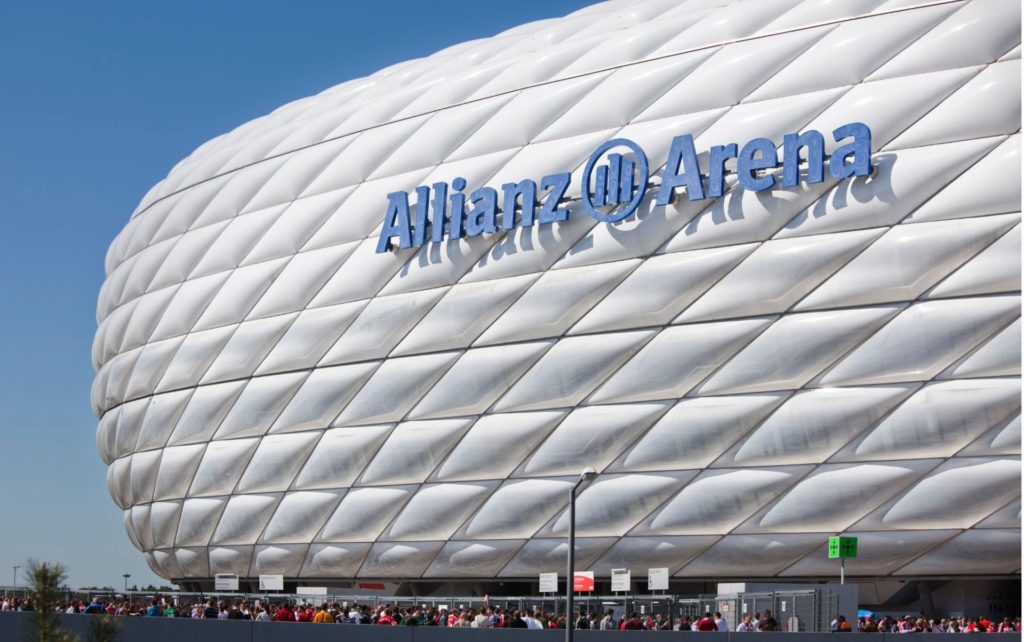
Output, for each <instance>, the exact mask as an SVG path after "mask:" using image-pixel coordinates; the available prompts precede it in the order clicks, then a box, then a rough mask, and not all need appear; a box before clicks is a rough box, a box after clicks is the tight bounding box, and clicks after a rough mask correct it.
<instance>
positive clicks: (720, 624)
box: [715, 611, 729, 632]
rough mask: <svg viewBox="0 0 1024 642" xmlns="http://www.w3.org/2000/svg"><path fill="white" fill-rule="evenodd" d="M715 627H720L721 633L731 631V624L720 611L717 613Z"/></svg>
mask: <svg viewBox="0 0 1024 642" xmlns="http://www.w3.org/2000/svg"><path fill="white" fill-rule="evenodd" d="M715 626H717V627H718V630H719V631H726V632H727V631H728V630H729V623H728V622H726V621H725V619H724V618H723V617H722V614H721V613H719V612H718V611H715Z"/></svg>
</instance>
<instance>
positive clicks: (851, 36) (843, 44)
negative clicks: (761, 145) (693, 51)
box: [750, 5, 956, 100]
mask: <svg viewBox="0 0 1024 642" xmlns="http://www.w3.org/2000/svg"><path fill="white" fill-rule="evenodd" d="M955 10H956V8H955V7H952V6H941V5H940V6H937V7H926V8H921V9H917V10H915V11H902V12H898V13H892V14H887V15H884V16H876V17H870V18H865V19H861V20H850V21H847V22H843V23H841V24H840V25H839V26H838V27H836V28H835V29H832V30H831V31H829V32H828V34H827V35H825V36H824V37H823V38H821V40H820V42H819V43H818V44H816V45H814V46H813V47H811V48H810V49H808V50H807V51H806V52H804V53H803V55H801V56H800V57H799V58H797V59H796V60H794V61H793V62H791V63H789V64H788V65H786V67H785V68H783V69H782V71H780V72H779V73H777V74H775V75H774V76H773V77H772V78H771V79H769V80H768V81H767V82H765V84H764V85H762V86H761V88H760V89H758V90H757V91H755V92H754V93H753V94H751V96H750V100H764V99H766V98H778V97H779V96H789V95H792V94H799V93H803V92H807V91H814V90H816V89H825V88H827V87H837V86H840V85H855V84H857V83H858V82H861V81H862V80H864V78H865V77H866V76H867V75H868V74H870V73H871V72H872V71H874V70H875V69H876V68H877V67H878V66H879V65H880V64H882V63H883V62H884V61H886V60H888V59H889V58H890V57H892V56H893V55H894V54H896V53H897V52H899V51H900V50H901V49H903V48H904V47H906V46H907V44H909V43H911V42H913V41H914V40H915V39H917V38H918V37H920V36H921V34H923V33H925V32H926V31H928V30H929V29H930V28H932V27H933V26H934V25H935V24H937V23H938V22H939V21H940V20H942V19H943V18H945V17H946V16H948V15H949V14H950V13H952V12H953V11H955ZM929 71H930V70H929Z"/></svg>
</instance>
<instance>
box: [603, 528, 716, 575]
mask: <svg viewBox="0 0 1024 642" xmlns="http://www.w3.org/2000/svg"><path fill="white" fill-rule="evenodd" d="M717 540H718V537H716V536H713V535H694V536H692V537H686V536H684V537H624V538H622V539H620V540H619V541H618V542H616V543H615V546H613V547H612V548H611V549H610V550H609V551H608V552H607V553H605V554H604V555H603V556H602V557H601V559H600V560H598V561H597V562H595V563H594V564H593V565H592V566H591V568H592V569H593V570H594V572H595V573H597V574H598V575H602V576H603V575H608V574H610V573H611V569H613V568H628V569H630V570H632V571H633V573H635V574H636V575H637V576H638V577H643V573H646V572H647V569H650V568H661V567H664V566H667V567H668V569H669V573H674V572H675V571H676V570H677V569H678V568H679V567H680V566H682V565H683V564H685V563H686V562H689V561H690V560H691V559H693V558H694V557H695V556H696V555H697V554H699V553H700V552H701V551H703V550H704V549H706V548H707V547H709V546H711V545H712V544H714V543H715V541H717Z"/></svg>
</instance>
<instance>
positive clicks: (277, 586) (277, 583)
mask: <svg viewBox="0 0 1024 642" xmlns="http://www.w3.org/2000/svg"><path fill="white" fill-rule="evenodd" d="M260 590H261V591H283V590H284V575H260Z"/></svg>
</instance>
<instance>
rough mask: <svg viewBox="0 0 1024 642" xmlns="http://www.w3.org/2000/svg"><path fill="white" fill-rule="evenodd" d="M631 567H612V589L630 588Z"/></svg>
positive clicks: (625, 589) (624, 589)
mask: <svg viewBox="0 0 1024 642" xmlns="http://www.w3.org/2000/svg"><path fill="white" fill-rule="evenodd" d="M629 577H630V575H629V569H628V568H613V569H612V591H613V592H615V591H628V590H629Z"/></svg>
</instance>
